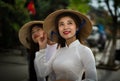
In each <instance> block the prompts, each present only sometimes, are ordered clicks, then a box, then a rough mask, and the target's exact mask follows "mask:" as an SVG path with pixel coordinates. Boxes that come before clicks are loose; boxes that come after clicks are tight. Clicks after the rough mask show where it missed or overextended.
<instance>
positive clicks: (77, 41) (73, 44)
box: [66, 39, 80, 48]
mask: <svg viewBox="0 0 120 81" xmlns="http://www.w3.org/2000/svg"><path fill="white" fill-rule="evenodd" d="M78 44H80V42H79V40H78V39H77V40H75V41H74V42H72V43H71V44H70V45H69V46H67V44H66V47H67V48H71V47H74V46H76V45H78Z"/></svg>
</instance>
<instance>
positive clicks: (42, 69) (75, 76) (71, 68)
mask: <svg viewBox="0 0 120 81" xmlns="http://www.w3.org/2000/svg"><path fill="white" fill-rule="evenodd" d="M45 56H46V49H43V50H40V51H39V52H36V58H37V60H35V63H36V65H37V67H38V71H39V72H38V73H39V75H40V76H41V77H45V76H47V75H49V74H50V73H51V72H54V73H55V78H56V80H59V79H67V80H71V81H82V80H81V78H82V74H83V72H84V71H85V80H83V81H97V73H96V67H95V60H94V56H93V53H92V51H91V50H90V49H89V48H88V47H86V46H84V45H82V44H80V42H79V41H78V40H76V41H74V42H73V43H71V44H70V45H69V47H67V46H66V47H64V48H60V49H58V50H57V51H56V53H55V54H54V55H53V56H52V57H51V58H50V60H49V61H46V59H45ZM51 81H53V80H51Z"/></svg>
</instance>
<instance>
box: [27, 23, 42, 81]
mask: <svg viewBox="0 0 120 81" xmlns="http://www.w3.org/2000/svg"><path fill="white" fill-rule="evenodd" d="M34 27H41V28H43V24H33V25H31V26H30V29H29V31H28V32H29V35H28V38H27V42H29V44H30V49H28V61H29V63H28V66H29V79H30V80H29V81H33V80H34V81H37V76H36V71H35V68H34V59H35V52H36V51H38V50H39V45H38V44H36V43H34V42H33V40H32V33H31V32H32V28H34Z"/></svg>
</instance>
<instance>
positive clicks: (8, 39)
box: [0, 0, 30, 48]
mask: <svg viewBox="0 0 120 81" xmlns="http://www.w3.org/2000/svg"><path fill="white" fill-rule="evenodd" d="M15 1H16V2H15V4H11V3H6V2H4V1H0V12H1V13H0V33H1V36H0V42H1V43H0V47H3V48H9V47H14V46H15V45H17V44H18V43H19V40H18V31H19V29H20V27H21V26H22V25H23V24H24V23H25V22H27V21H29V20H30V17H29V14H28V12H27V10H26V9H25V8H24V7H23V6H24V2H20V1H22V0H15Z"/></svg>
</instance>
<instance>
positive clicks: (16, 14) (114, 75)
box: [0, 0, 120, 81]
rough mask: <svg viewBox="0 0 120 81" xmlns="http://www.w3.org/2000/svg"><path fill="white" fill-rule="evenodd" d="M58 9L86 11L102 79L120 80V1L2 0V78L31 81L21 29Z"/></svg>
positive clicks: (98, 69) (0, 80)
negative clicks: (90, 24)
mask: <svg viewBox="0 0 120 81" xmlns="http://www.w3.org/2000/svg"><path fill="white" fill-rule="evenodd" d="M57 9H74V10H78V11H80V12H81V13H84V14H85V15H86V16H87V17H88V18H89V19H90V20H91V22H92V25H93V30H92V33H91V35H90V36H89V37H88V39H87V40H86V42H87V44H88V46H89V47H90V48H91V49H92V51H93V53H94V56H95V60H96V68H97V71H98V79H99V81H120V77H119V74H120V70H119V69H120V0H0V81H27V79H28V66H27V63H28V62H27V52H26V48H24V47H23V46H22V45H21V43H20V41H19V39H18V32H19V29H20V28H21V26H22V25H23V24H25V23H26V22H29V21H31V20H44V18H45V17H46V16H47V15H48V14H50V13H51V12H53V11H55V10H57Z"/></svg>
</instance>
